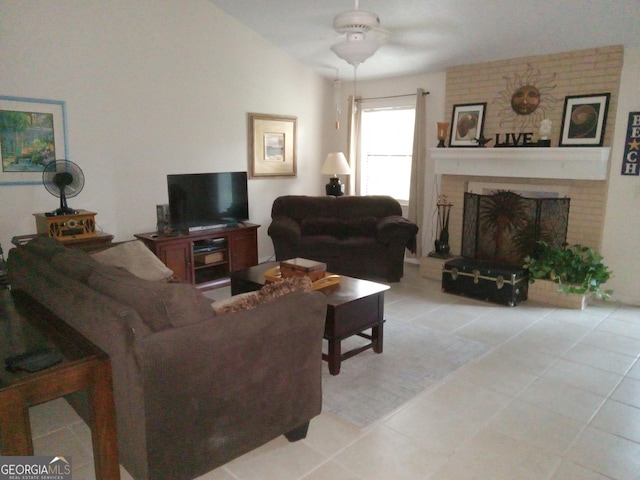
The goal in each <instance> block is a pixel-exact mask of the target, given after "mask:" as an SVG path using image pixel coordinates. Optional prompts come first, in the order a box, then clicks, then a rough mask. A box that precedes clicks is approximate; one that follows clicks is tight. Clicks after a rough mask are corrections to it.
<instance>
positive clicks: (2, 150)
mask: <svg viewBox="0 0 640 480" xmlns="http://www.w3.org/2000/svg"><path fill="white" fill-rule="evenodd" d="M66 130H67V128H66V115H65V104H64V102H61V101H56V100H42V99H34V98H19V97H5V96H0V157H1V158H0V160H1V161H2V171H1V172H0V185H32V184H39V183H41V182H42V172H43V170H44V167H45V166H46V165H47V164H48V163H50V162H52V161H55V160H56V159H66V158H67V133H66Z"/></svg>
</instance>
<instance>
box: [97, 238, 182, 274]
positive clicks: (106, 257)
mask: <svg viewBox="0 0 640 480" xmlns="http://www.w3.org/2000/svg"><path fill="white" fill-rule="evenodd" d="M93 258H95V259H96V260H97V261H98V262H100V263H102V264H103V265H110V266H112V267H121V268H124V269H125V270H127V271H129V272H131V273H133V274H134V275H135V276H136V277H139V278H143V279H145V280H150V281H152V282H156V281H160V280H170V279H171V277H172V276H173V271H172V270H170V269H168V268H167V267H166V265H165V264H164V263H162V262H161V261H160V259H159V258H158V257H156V256H155V255H154V254H153V252H151V250H149V249H148V248H147V247H146V246H145V244H144V243H142V242H141V241H140V240H133V241H131V242H124V243H121V244H119V245H116V246H115V247H111V248H108V249H106V250H101V251H99V252H96V253H94V254H93Z"/></svg>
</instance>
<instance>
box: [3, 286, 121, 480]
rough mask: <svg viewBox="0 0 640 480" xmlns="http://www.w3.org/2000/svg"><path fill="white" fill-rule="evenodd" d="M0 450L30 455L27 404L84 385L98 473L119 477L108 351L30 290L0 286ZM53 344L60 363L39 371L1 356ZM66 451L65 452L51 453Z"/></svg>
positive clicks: (109, 479)
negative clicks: (19, 368)
mask: <svg viewBox="0 0 640 480" xmlns="http://www.w3.org/2000/svg"><path fill="white" fill-rule="evenodd" d="M0 331H1V332H2V334H0V353H1V355H2V357H1V359H2V362H3V365H2V368H1V369H0V443H1V449H0V454H2V455H16V456H31V455H33V442H32V438H31V426H30V422H29V407H30V406H32V405H36V404H39V403H42V402H47V401H50V400H53V399H55V398H58V397H62V396H64V395H68V394H70V393H73V392H76V391H78V390H83V389H86V390H87V393H88V395H87V396H88V399H89V403H90V408H89V410H90V414H91V418H90V421H89V427H90V428H91V438H92V441H93V458H94V462H95V471H96V478H97V479H99V480H100V479H102V480H118V479H119V478H120V466H119V461H118V441H117V431H116V424H115V406H114V402H113V389H112V377H111V361H110V360H109V357H108V355H107V354H106V353H104V352H103V351H102V350H100V349H99V348H98V347H96V346H95V345H93V343H91V342H89V340H87V339H86V338H85V337H83V336H82V335H80V334H79V333H78V332H77V331H76V330H74V329H73V328H71V327H70V326H69V325H68V324H67V323H65V322H64V321H62V320H61V319H59V318H58V317H56V316H55V315H54V314H53V313H51V312H50V311H49V310H47V309H46V308H44V307H43V306H42V305H40V304H39V303H38V302H36V301H35V300H33V299H32V298H31V297H29V296H28V295H26V294H24V293H22V292H20V291H13V292H10V291H9V290H7V289H0ZM43 347H55V348H56V349H57V350H58V351H59V352H60V353H61V354H62V356H63V360H62V362H61V363H58V364H57V365H54V366H52V367H49V368H46V369H44V370H40V371H39V372H34V373H27V372H19V373H12V372H9V371H7V370H6V369H4V359H5V358H7V357H8V356H10V355H17V354H21V353H25V352H26V351H31V350H35V349H38V348H43ZM51 453H55V454H64V452H51Z"/></svg>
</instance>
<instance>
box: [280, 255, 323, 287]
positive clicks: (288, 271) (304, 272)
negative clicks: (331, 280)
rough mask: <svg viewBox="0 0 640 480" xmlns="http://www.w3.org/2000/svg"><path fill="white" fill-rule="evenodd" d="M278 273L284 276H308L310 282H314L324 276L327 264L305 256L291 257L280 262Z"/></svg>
mask: <svg viewBox="0 0 640 480" xmlns="http://www.w3.org/2000/svg"><path fill="white" fill-rule="evenodd" d="M280 273H281V274H282V276H283V277H284V278H286V277H309V278H310V279H311V281H312V282H315V281H316V280H320V279H321V278H324V277H325V275H326V273H327V264H326V263H322V262H316V261H315V260H307V259H306V258H291V259H289V260H283V261H281V262H280Z"/></svg>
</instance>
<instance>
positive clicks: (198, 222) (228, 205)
mask: <svg viewBox="0 0 640 480" xmlns="http://www.w3.org/2000/svg"><path fill="white" fill-rule="evenodd" d="M167 188H168V191H169V215H170V217H169V218H170V223H171V228H172V229H173V230H184V229H206V228H217V227H223V226H226V225H228V224H234V223H237V222H243V221H245V220H248V219H249V195H248V192H247V172H223V173H186V174H177V175H167Z"/></svg>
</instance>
